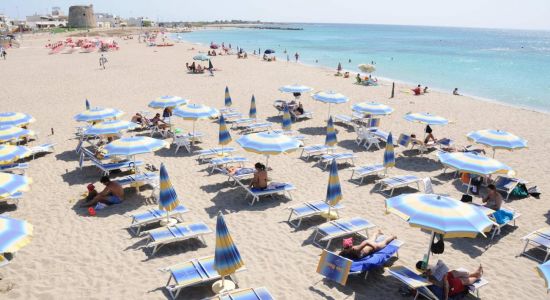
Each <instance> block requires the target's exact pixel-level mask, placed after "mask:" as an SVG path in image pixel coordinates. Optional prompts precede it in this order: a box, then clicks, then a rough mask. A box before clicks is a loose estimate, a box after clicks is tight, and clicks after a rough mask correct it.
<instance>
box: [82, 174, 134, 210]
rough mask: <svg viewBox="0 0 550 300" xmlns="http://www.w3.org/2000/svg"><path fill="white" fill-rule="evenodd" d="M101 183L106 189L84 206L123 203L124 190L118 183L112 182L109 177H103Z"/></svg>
mask: <svg viewBox="0 0 550 300" xmlns="http://www.w3.org/2000/svg"><path fill="white" fill-rule="evenodd" d="M99 182H101V183H102V184H103V185H105V189H103V191H101V192H100V193H99V194H97V196H95V197H94V199H92V200H91V201H89V202H86V203H84V204H83V205H82V206H84V207H85V206H94V205H96V204H97V203H98V202H101V203H104V204H107V205H112V204H119V203H122V199H123V198H124V189H123V188H122V186H121V185H120V184H119V183H118V182H116V181H111V180H110V179H109V177H108V176H103V177H101V179H100V180H99Z"/></svg>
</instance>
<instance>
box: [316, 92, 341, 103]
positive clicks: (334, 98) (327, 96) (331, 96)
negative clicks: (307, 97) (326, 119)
mask: <svg viewBox="0 0 550 300" xmlns="http://www.w3.org/2000/svg"><path fill="white" fill-rule="evenodd" d="M311 97H312V98H313V99H314V100H316V101H320V102H323V103H329V104H341V103H346V102H348V101H349V98H348V97H346V96H344V95H342V94H340V93H337V92H333V91H329V92H319V93H316V94H313V96H311Z"/></svg>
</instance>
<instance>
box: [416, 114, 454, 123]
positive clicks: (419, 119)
mask: <svg viewBox="0 0 550 300" xmlns="http://www.w3.org/2000/svg"><path fill="white" fill-rule="evenodd" d="M405 120H407V121H409V122H415V123H421V124H426V125H447V124H449V121H448V120H447V119H445V118H443V117H440V116H436V115H432V114H430V113H408V114H406V115H405Z"/></svg>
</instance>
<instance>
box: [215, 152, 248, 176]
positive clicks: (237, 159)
mask: <svg viewBox="0 0 550 300" xmlns="http://www.w3.org/2000/svg"><path fill="white" fill-rule="evenodd" d="M247 161H248V158H246V157H243V156H226V157H220V158H213V159H211V160H210V162H209V163H208V164H209V168H210V174H212V173H213V172H214V171H215V170H216V168H220V167H224V166H227V165H228V164H238V165H240V166H241V167H243V166H244V163H245V162H247Z"/></svg>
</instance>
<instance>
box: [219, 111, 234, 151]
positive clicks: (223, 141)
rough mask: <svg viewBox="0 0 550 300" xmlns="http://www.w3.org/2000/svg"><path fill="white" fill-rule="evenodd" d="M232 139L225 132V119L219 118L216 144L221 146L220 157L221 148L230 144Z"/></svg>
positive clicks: (226, 131) (227, 131) (227, 132)
mask: <svg viewBox="0 0 550 300" xmlns="http://www.w3.org/2000/svg"><path fill="white" fill-rule="evenodd" d="M232 140H233V139H232V138H231V134H230V133H229V130H227V125H225V118H224V117H223V115H222V116H220V129H219V133H218V144H219V145H221V146H222V155H223V146H225V145H227V144H229V143H231V141H232Z"/></svg>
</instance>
